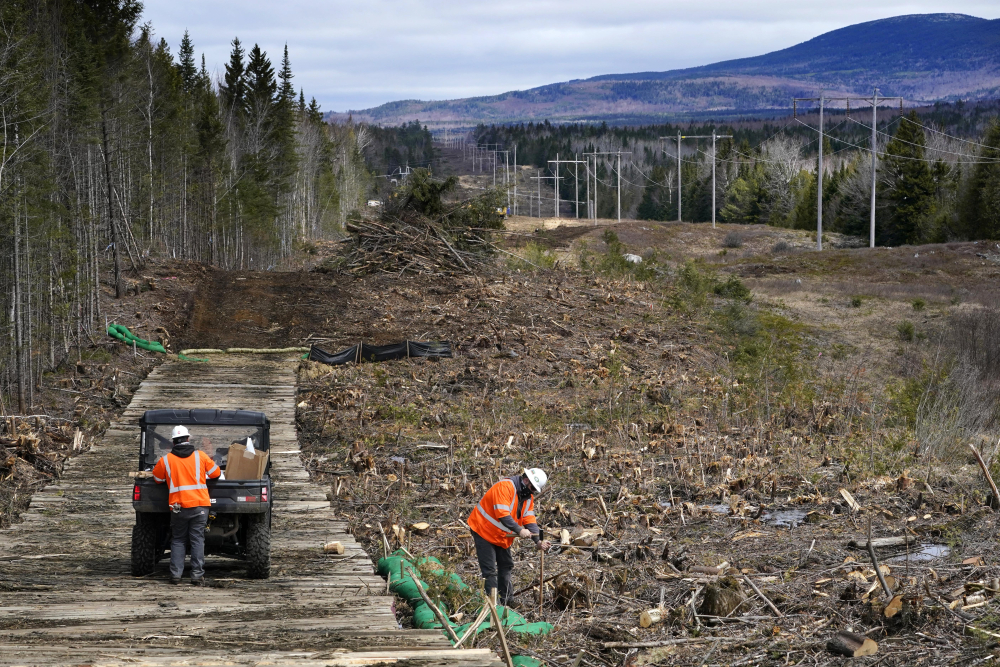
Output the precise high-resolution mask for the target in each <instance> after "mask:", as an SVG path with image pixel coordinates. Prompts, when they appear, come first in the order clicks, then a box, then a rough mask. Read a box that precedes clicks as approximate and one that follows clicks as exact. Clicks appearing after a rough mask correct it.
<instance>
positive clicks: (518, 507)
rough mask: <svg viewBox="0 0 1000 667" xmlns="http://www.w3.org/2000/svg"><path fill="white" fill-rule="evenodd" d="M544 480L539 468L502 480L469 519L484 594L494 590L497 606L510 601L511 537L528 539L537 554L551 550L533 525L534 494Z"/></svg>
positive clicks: (512, 564) (525, 470)
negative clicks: (483, 582)
mask: <svg viewBox="0 0 1000 667" xmlns="http://www.w3.org/2000/svg"><path fill="white" fill-rule="evenodd" d="M546 481H547V477H546V476H545V473H544V472H543V471H542V470H541V469H539V468H525V469H524V473H523V474H521V475H517V476H515V477H506V478H504V479H502V480H500V481H499V482H497V483H496V484H494V485H493V486H491V487H490V489H489V491H487V492H486V494H485V495H484V496H483V498H482V500H480V501H479V504H478V505H476V507H475V508H474V509H473V510H472V514H470V515H469V528H471V529H472V539H473V541H474V542H475V543H476V556H477V557H478V559H479V569H480V571H481V572H482V574H483V579H485V580H486V593H487V595H489V594H490V592H491V591H493V590H496V591H497V593H498V595H499V598H500V602H501V603H503V604H507V602H508V601H509V599H510V597H511V593H512V591H511V586H510V573H511V571H512V570H513V569H514V559H513V558H511V555H510V545H512V544H513V543H514V537H515V536H516V537H521V538H524V539H532V540H534V542H535V545H536V547H537V548H538V549H539V550H541V551H548V550H549V548H550V547H551V546H552V545H551V544H550V543H549V542H548V540H543V539H541V536H540V534H539V532H540V531H539V530H538V523H537V522H536V521H535V499H534V494H536V493H540V492H541V491H542V490H543V489H544V488H545V483H546Z"/></svg>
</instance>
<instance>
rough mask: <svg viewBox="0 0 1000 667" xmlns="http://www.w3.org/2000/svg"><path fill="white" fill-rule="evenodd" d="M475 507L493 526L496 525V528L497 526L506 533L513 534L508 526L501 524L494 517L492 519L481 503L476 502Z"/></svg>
mask: <svg viewBox="0 0 1000 667" xmlns="http://www.w3.org/2000/svg"><path fill="white" fill-rule="evenodd" d="M476 509H477V510H479V513H480V514H482V515H483V518H484V519H486V520H487V521H489V522H490V523H492V524H493V525H494V526H496V527H497V528H499V529H500V530H501V531H503V532H504V533H506V534H507V535H513V534H514V531H512V530H511V529H510V528H508V527H507V526H505V525H503V524H502V523H500V522H499V521H497V520H496V519H494V518H493V517H491V516H490V515H489V514H487V513H486V510H484V509H483V506H482V504H480V503H476Z"/></svg>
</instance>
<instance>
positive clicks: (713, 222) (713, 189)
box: [712, 130, 733, 229]
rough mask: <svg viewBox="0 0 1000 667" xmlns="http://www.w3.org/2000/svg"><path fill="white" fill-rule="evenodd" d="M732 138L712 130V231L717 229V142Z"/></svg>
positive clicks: (729, 135)
mask: <svg viewBox="0 0 1000 667" xmlns="http://www.w3.org/2000/svg"><path fill="white" fill-rule="evenodd" d="M732 138H733V135H731V134H716V133H715V130H712V229H715V162H716V160H715V140H716V139H732Z"/></svg>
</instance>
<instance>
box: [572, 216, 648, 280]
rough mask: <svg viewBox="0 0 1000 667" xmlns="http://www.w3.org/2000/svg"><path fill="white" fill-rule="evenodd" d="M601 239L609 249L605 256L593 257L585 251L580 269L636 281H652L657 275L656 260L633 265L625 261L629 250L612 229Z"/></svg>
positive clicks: (582, 253) (581, 257) (605, 232)
mask: <svg viewBox="0 0 1000 667" xmlns="http://www.w3.org/2000/svg"><path fill="white" fill-rule="evenodd" d="M601 239H602V240H603V241H604V244H605V245H606V246H607V247H608V249H607V251H606V252H605V253H604V254H603V255H598V256H596V257H595V256H593V255H592V254H591V253H590V252H588V251H587V250H586V249H584V250H583V251H582V252H581V253H580V268H582V269H584V270H596V271H599V272H600V273H603V274H605V275H607V276H612V277H615V278H621V277H625V276H628V277H631V278H634V279H636V280H650V279H652V278H655V277H656V275H657V269H656V263H655V258H654V259H650V260H648V261H647V260H643V261H642V262H639V263H632V262H630V261H628V260H627V259H625V254H626V253H627V252H628V249H627V248H626V247H625V244H624V243H622V242H621V240H620V239H619V238H618V235H617V234H615V233H614V232H613V231H611V230H610V229H608V230H605V231H604V234H603V236H602V237H601Z"/></svg>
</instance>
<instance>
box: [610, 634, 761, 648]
mask: <svg viewBox="0 0 1000 667" xmlns="http://www.w3.org/2000/svg"><path fill="white" fill-rule="evenodd" d="M710 641H717V642H741V641H744V638H743V637H693V638H685V639H662V640H660V641H656V642H604V643H603V644H601V646H602V647H603V648H657V647H659V646H680V645H681V644H705V643H707V642H710Z"/></svg>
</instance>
